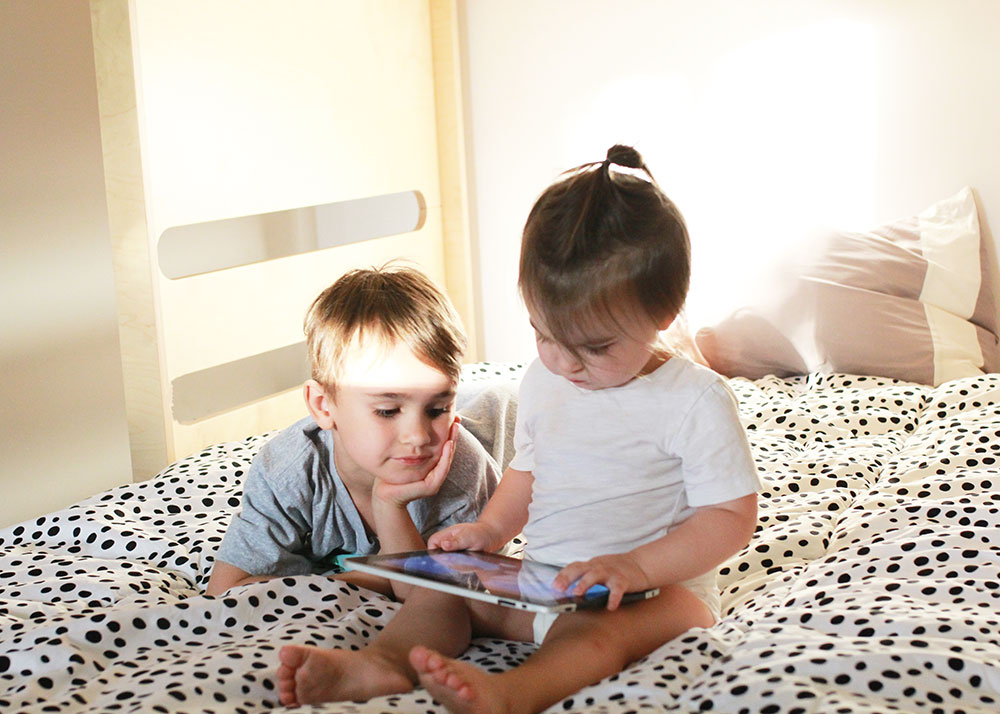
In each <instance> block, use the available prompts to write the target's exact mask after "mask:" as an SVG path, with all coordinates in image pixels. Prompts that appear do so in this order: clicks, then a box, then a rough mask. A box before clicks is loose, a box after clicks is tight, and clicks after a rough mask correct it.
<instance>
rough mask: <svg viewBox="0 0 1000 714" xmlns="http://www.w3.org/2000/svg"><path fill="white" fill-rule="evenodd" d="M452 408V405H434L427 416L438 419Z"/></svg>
mask: <svg viewBox="0 0 1000 714" xmlns="http://www.w3.org/2000/svg"><path fill="white" fill-rule="evenodd" d="M450 410H451V407H450V406H448V407H434V408H433V409H428V410H427V416H429V417H430V418H431V419H437V418H438V417H440V416H444V415H445V414H447V413H448V412H449V411H450Z"/></svg>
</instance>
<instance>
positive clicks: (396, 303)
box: [305, 264, 466, 395]
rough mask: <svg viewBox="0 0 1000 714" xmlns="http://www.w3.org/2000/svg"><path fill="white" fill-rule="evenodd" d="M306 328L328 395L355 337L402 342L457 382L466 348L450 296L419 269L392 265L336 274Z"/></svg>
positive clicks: (314, 368)
mask: <svg viewBox="0 0 1000 714" xmlns="http://www.w3.org/2000/svg"><path fill="white" fill-rule="evenodd" d="M305 333H306V344H307V345H308V349H309V361H310V365H311V368H312V377H313V379H315V380H316V381H317V382H319V383H320V384H321V385H322V386H323V388H324V389H326V390H327V391H328V392H329V393H330V394H331V395H333V394H335V393H336V389H337V382H338V380H339V379H340V378H341V377H342V368H343V363H344V356H345V354H346V352H347V350H348V349H349V348H350V347H351V345H353V344H355V340H356V341H357V344H358V345H363V344H367V343H368V341H369V340H375V341H376V344H378V345H380V346H381V347H383V348H384V349H385V350H386V351H388V350H389V349H391V348H392V347H393V346H394V345H396V344H399V343H400V342H402V343H403V344H406V345H407V346H408V347H409V348H410V349H411V350H412V351H413V353H414V354H415V355H416V356H417V357H419V358H420V359H421V360H423V361H424V362H427V363H428V364H430V365H432V366H434V367H435V368H437V369H439V370H440V371H441V372H442V373H443V374H445V375H446V376H447V377H449V378H450V379H452V380H453V381H454V382H456V383H457V382H458V379H459V376H460V375H461V371H462V355H463V354H464V352H465V348H466V337H465V331H464V330H463V329H462V322H461V319H460V318H459V317H458V314H457V313H456V312H455V309H454V307H452V304H451V301H449V300H448V298H447V297H446V296H445V295H444V294H443V293H442V292H441V291H440V290H439V289H438V288H437V286H436V285H434V283H433V282H431V280H430V279H429V278H428V277H427V276H426V275H424V274H423V273H421V272H420V271H419V270H416V269H414V268H410V267H406V266H400V265H393V264H389V265H385V266H382V267H381V268H366V269H357V270H352V271H350V272H348V273H346V274H345V275H343V276H342V277H341V278H339V279H338V280H337V281H336V282H335V283H334V284H333V285H331V286H330V287H328V288H327V289H326V290H324V291H323V292H322V293H320V295H319V297H317V298H316V300H314V301H313V304H312V306H311V307H310V308H309V312H308V313H306V319H305Z"/></svg>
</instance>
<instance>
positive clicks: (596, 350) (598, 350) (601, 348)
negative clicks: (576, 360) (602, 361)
mask: <svg viewBox="0 0 1000 714" xmlns="http://www.w3.org/2000/svg"><path fill="white" fill-rule="evenodd" d="M609 349H611V344H610V343H609V344H606V345H585V346H584V348H583V351H584V352H586V353H587V354H591V355H603V354H604V353H606V352H607V351H608V350H609Z"/></svg>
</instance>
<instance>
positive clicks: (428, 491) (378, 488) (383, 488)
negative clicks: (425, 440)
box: [372, 416, 460, 507]
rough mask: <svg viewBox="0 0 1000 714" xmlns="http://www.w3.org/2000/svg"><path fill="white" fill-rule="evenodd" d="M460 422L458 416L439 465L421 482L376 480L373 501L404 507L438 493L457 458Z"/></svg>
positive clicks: (452, 426) (449, 433) (442, 449)
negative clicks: (453, 461)
mask: <svg viewBox="0 0 1000 714" xmlns="http://www.w3.org/2000/svg"><path fill="white" fill-rule="evenodd" d="M459 421H460V420H459V418H458V417H457V416H456V417H455V421H453V422H452V424H451V430H450V431H449V432H448V440H447V441H446V442H444V446H442V447H441V455H440V456H439V457H438V460H437V463H436V464H434V467H433V468H431V470H430V471H428V472H427V474H426V475H425V476H424V477H423V478H422V479H421V480H419V481H412V482H410V483H386V482H385V481H382V480H381V479H376V481H375V485H374V487H373V488H372V496H373V500H379V501H382V502H384V503H391V504H394V505H396V506H399V507H404V506H406V504H408V503H409V502H410V501H416V500H417V499H419V498H427V497H428V496H433V495H434V494H435V493H437V492H438V490H440V488H441V484H443V483H444V480H445V479H446V478H448V472H449V471H450V470H451V462H452V459H454V458H455V444H456V442H455V440H456V439H457V438H458V423H459Z"/></svg>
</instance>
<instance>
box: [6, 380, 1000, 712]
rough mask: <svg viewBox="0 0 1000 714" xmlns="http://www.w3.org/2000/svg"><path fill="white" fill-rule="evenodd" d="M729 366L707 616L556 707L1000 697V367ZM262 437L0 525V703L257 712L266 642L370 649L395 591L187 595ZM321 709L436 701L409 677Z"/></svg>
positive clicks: (829, 706)
mask: <svg viewBox="0 0 1000 714" xmlns="http://www.w3.org/2000/svg"><path fill="white" fill-rule="evenodd" d="M521 369H522V365H499V364H482V365H473V366H470V367H467V368H466V370H465V373H464V375H463V379H464V380H465V382H466V383H478V382H483V381H488V380H495V379H517V378H518V376H519V374H520V370H521ZM731 385H732V386H733V388H734V390H735V391H736V392H737V395H738V396H739V398H740V402H741V412H742V415H743V418H744V422H745V425H746V428H747V431H748V434H749V436H750V440H751V445H752V447H753V450H754V454H755V456H756V458H757V461H758V464H759V466H760V469H761V474H762V478H763V481H764V491H763V493H762V494H761V498H760V509H759V511H760V518H759V525H758V528H757V531H756V533H755V535H754V538H753V541H752V542H751V543H750V545H749V546H748V547H747V548H745V549H744V550H743V552H741V553H740V554H738V555H737V556H736V557H734V558H732V559H731V560H730V561H728V562H727V563H725V564H724V565H723V566H722V567H721V568H720V571H719V572H720V577H719V583H720V586H721V588H722V592H723V618H722V620H721V621H720V622H719V623H718V624H717V625H715V626H714V627H712V628H709V629H706V630H694V631H691V632H689V633H687V634H685V635H683V636H681V637H680V638H678V639H677V640H675V641H673V642H670V643H667V644H666V645H664V646H663V647H661V648H660V649H658V650H657V651H656V652H654V653H653V654H652V655H650V656H649V657H647V658H645V659H644V660H642V661H640V662H637V663H634V664H633V665H630V666H629V667H628V668H627V669H626V670H625V671H623V672H622V673H620V674H618V675H616V676H614V677H611V678H609V679H607V680H605V681H603V682H600V683H599V684H596V685H594V686H591V687H587V688H585V689H584V690H582V691H581V692H579V693H577V694H575V695H574V696H572V697H570V698H568V699H566V700H565V701H563V702H562V703H560V704H558V705H556V707H554V708H553V710H552V711H564V712H614V713H624V712H645V711H650V712H653V711H655V712H661V711H677V712H703V711H704V712H708V711H720V712H746V713H748V714H749V713H757V712H771V713H773V714H793V713H802V714H805V713H819V714H827V713H831V712H832V713H836V712H857V713H861V712H865V713H874V712H995V711H1000V467H998V461H997V460H998V458H1000V375H988V376H985V377H980V378H975V379H965V380H959V381H955V382H950V383H948V384H945V385H942V386H941V387H938V388H936V389H935V388H932V387H927V386H919V385H912V384H907V383H902V382H897V381H893V380H888V379H883V378H874V377H859V376H850V375H829V374H812V375H809V376H806V377H801V378H794V379H785V380H783V379H776V378H764V379H761V380H757V381H754V382H751V381H746V380H739V379H737V380H733V381H732V382H731ZM267 438H269V435H267V434H265V435H261V436H255V437H251V438H248V439H246V440H244V441H240V442H234V443H228V444H221V445H218V446H214V447H211V448H209V449H206V450H205V451H203V452H202V453H200V454H197V455H195V456H193V457H190V458H187V459H184V460H182V461H179V462H177V463H175V464H173V465H171V466H170V467H169V468H167V469H166V470H164V471H163V473H161V474H160V475H159V476H157V477H156V478H155V479H152V480H150V481H147V482H144V483H139V484H132V485H128V486H123V487H120V488H116V489H112V490H110V491H107V492H105V493H102V494H98V495H97V496H94V497H92V498H90V499H87V500H85V501H82V502H80V503H78V504H76V505H74V506H72V507H70V508H67V509H64V510H62V511H58V512H56V513H52V514H49V515H47V516H44V517H42V518H38V519H35V520H32V521H29V522H26V523H22V524H19V525H16V526H12V527H9V528H5V529H2V530H0V710H5V711H6V710H9V711H16V712H220V713H221V712H248V713H249V712H264V711H272V710H274V709H278V708H279V707H278V705H277V703H276V700H277V697H276V695H275V689H274V687H275V685H274V675H275V669H276V662H277V650H278V648H279V647H280V646H281V645H282V644H284V643H287V642H302V643H312V644H316V645H320V646H324V647H339V648H348V649H352V648H360V647H363V646H365V644H366V643H367V642H368V641H369V640H370V639H371V637H372V636H373V635H374V634H375V633H377V632H378V631H379V630H380V629H381V628H382V627H383V626H384V625H385V623H386V622H387V621H388V620H389V618H391V617H392V615H393V613H394V612H395V610H396V608H397V605H395V604H394V603H392V602H389V601H388V600H386V599H385V598H383V597H381V596H379V595H376V594H373V593H370V592H367V591H364V590H361V589H358V588H355V587H352V586H348V585H344V584H340V583H334V582H331V581H328V580H326V579H324V578H320V577H315V576H300V577H294V578H282V579H278V580H273V581H270V582H266V583H257V584H253V585H249V586H247V587H244V588H240V589H237V590H235V591H232V592H230V593H228V594H227V595H225V596H222V597H219V598H210V597H206V596H204V595H203V594H202V591H203V588H204V586H205V583H206V581H207V578H208V575H209V573H210V572H211V568H212V563H213V555H214V553H215V550H216V548H217V547H218V544H219V542H220V540H221V538H222V535H223V533H224V532H225V529H226V526H227V525H228V523H229V519H230V517H231V515H232V513H233V511H234V510H235V509H237V508H238V507H239V503H240V494H241V490H242V478H243V475H244V474H245V473H246V471H247V468H248V467H249V464H250V461H251V460H252V458H253V456H254V454H256V452H257V451H258V450H259V449H260V447H261V445H262V444H263V443H264V442H265V441H266V440H267ZM532 649H533V646H531V645H528V644H523V643H512V642H504V641H499V640H486V639H483V640H476V641H475V642H474V643H473V645H472V647H470V649H469V651H468V652H467V654H466V655H465V657H466V659H468V660H469V661H472V662H475V663H476V664H478V665H479V666H481V667H483V668H485V669H487V670H489V671H502V670H504V669H507V668H509V667H511V666H513V665H516V664H517V663H519V662H520V661H522V660H523V659H524V658H525V657H526V656H528V655H529V654H530V653H531V651H532ZM316 710H317V711H330V712H363V713H371V712H386V711H402V712H439V711H443V710H442V709H441V707H440V706H439V705H438V704H437V703H435V702H434V701H433V700H432V699H431V698H430V697H429V696H428V695H427V694H426V692H423V691H421V690H418V691H414V692H412V693H409V694H406V695H400V696H393V697H382V698H379V699H376V700H374V701H372V702H368V703H365V704H359V703H344V704H330V705H327V706H324V707H319V708H316Z"/></svg>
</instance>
